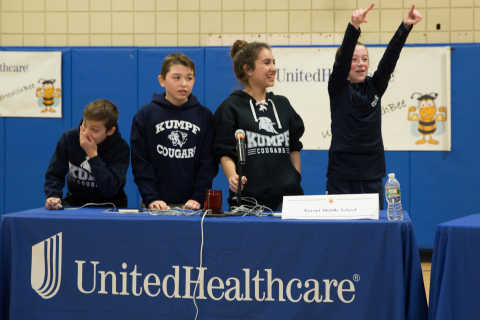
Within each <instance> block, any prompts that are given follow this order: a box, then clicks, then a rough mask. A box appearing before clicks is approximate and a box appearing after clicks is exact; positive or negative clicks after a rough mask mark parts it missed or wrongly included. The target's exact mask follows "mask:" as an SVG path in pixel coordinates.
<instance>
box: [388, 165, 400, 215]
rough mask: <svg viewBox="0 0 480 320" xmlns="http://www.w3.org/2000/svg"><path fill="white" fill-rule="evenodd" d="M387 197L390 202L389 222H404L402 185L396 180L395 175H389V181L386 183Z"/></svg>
mask: <svg viewBox="0 0 480 320" xmlns="http://www.w3.org/2000/svg"><path fill="white" fill-rule="evenodd" d="M385 197H386V198H387V202H388V209H387V216H388V220H403V213H402V193H401V191H400V183H399V182H398V180H397V179H395V173H389V174H388V180H387V183H385Z"/></svg>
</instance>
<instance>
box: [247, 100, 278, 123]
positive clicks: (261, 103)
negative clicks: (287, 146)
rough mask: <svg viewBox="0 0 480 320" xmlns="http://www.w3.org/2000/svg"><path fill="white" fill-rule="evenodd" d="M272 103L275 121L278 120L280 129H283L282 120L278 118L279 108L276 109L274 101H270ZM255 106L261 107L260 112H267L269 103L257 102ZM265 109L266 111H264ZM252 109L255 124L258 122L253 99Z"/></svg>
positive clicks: (264, 101)
mask: <svg viewBox="0 0 480 320" xmlns="http://www.w3.org/2000/svg"><path fill="white" fill-rule="evenodd" d="M268 101H270V102H271V103H272V106H273V113H274V114H275V119H277V124H278V129H282V124H281V123H280V119H279V118H278V113H277V108H275V104H274V103H273V101H272V99H268ZM255 105H257V106H258V105H260V110H261V111H263V110H267V107H266V106H268V103H267V101H266V100H262V101H257V103H256V104H255ZM263 108H264V109H263ZM250 109H252V115H253V118H254V119H255V122H258V118H257V114H256V113H255V107H254V106H253V102H252V99H250Z"/></svg>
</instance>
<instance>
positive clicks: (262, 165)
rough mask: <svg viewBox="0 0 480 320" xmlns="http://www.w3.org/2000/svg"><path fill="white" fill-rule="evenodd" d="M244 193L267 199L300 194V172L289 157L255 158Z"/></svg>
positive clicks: (247, 175)
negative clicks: (277, 158) (260, 159)
mask: <svg viewBox="0 0 480 320" xmlns="http://www.w3.org/2000/svg"><path fill="white" fill-rule="evenodd" d="M244 175H245V176H246V177H247V180H248V181H247V183H246V184H245V189H244V190H245V194H248V195H249V196H251V197H254V198H260V199H269V198H278V197H283V196H287V195H301V194H303V190H302V188H301V186H300V181H301V180H302V176H301V174H300V173H299V172H298V171H297V169H295V167H294V166H293V165H292V163H291V162H290V159H279V160H272V159H269V160H265V161H259V160H256V161H255V163H254V164H253V166H252V167H251V169H250V170H249V172H248V173H245V174H244Z"/></svg>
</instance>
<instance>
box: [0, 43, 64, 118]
mask: <svg viewBox="0 0 480 320" xmlns="http://www.w3.org/2000/svg"><path fill="white" fill-rule="evenodd" d="M61 86H62V53H61V52H24V51H22V52H15V51H0V117H32V118H61V117H62V99H61V98H62V88H61Z"/></svg>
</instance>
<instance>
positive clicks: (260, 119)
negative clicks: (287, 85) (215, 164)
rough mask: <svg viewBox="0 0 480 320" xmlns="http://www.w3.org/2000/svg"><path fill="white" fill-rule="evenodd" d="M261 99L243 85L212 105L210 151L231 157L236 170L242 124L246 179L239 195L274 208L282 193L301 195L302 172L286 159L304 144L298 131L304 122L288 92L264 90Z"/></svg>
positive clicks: (231, 202) (218, 157)
mask: <svg viewBox="0 0 480 320" xmlns="http://www.w3.org/2000/svg"><path fill="white" fill-rule="evenodd" d="M265 102H266V103H267V105H261V104H257V101H256V100H255V99H254V98H253V97H252V96H250V95H249V94H248V93H246V92H244V91H242V90H237V91H235V92H233V93H232V94H231V95H230V96H229V97H228V98H227V99H225V100H224V101H223V102H222V104H221V105H220V106H219V107H218V109H217V110H216V111H215V116H214V126H215V140H214V151H215V156H216V157H217V159H218V160H220V159H221V158H222V157H224V156H227V157H229V158H230V159H232V160H233V161H234V162H235V165H236V169H237V172H238V163H237V151H236V140H235V131H236V130H237V129H242V130H244V131H245V135H246V137H245V139H246V149H247V157H246V163H245V165H244V166H243V169H242V170H243V171H242V173H243V175H244V176H246V177H247V183H246V184H245V186H244V189H243V191H242V197H253V198H255V199H256V200H257V202H258V203H259V204H260V205H264V206H267V207H269V208H276V207H278V205H279V204H280V203H282V201H283V196H287V195H303V190H302V187H301V186H300V181H301V180H302V177H301V175H300V173H299V172H298V171H297V169H295V167H294V166H293V164H292V162H291V161H290V153H291V152H292V151H300V150H302V148H303V145H302V142H301V141H300V137H301V136H302V135H303V133H304V131H305V127H304V125H303V120H302V118H301V117H300V116H299V115H298V114H297V113H296V112H295V110H294V109H293V107H292V106H291V105H290V102H289V101H288V99H287V98H285V97H283V96H277V95H275V94H273V92H268V93H267V96H266V99H265ZM234 196H235V194H234V193H233V192H232V191H230V196H229V199H228V202H229V204H230V206H232V205H236V201H235V200H233V197H234Z"/></svg>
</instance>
